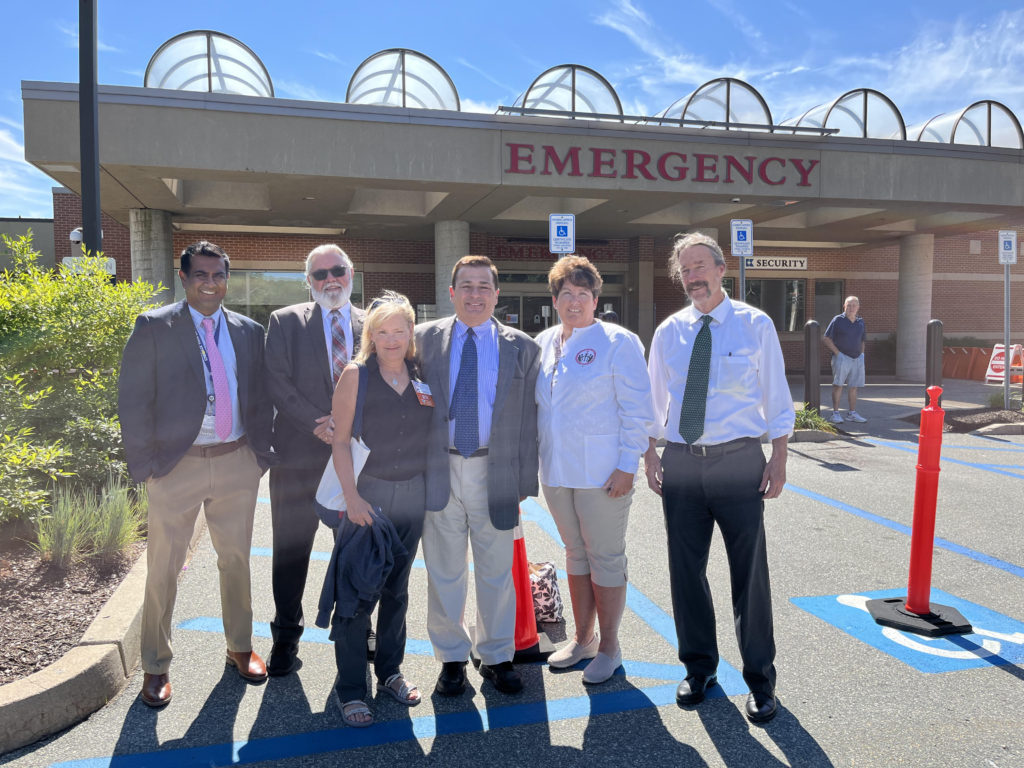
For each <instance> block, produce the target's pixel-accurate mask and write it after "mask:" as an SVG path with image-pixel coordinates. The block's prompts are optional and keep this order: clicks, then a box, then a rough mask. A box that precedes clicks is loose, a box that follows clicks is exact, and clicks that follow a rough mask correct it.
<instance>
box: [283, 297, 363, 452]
mask: <svg viewBox="0 0 1024 768" xmlns="http://www.w3.org/2000/svg"><path fill="white" fill-rule="evenodd" d="M365 317H366V312H364V311H363V310H361V309H358V308H357V307H352V345H353V350H352V354H351V355H350V356H354V355H355V353H356V352H358V351H359V347H360V342H361V338H362V333H363V318H365ZM264 362H265V366H266V377H267V389H268V391H269V393H270V398H271V400H272V401H273V403H274V407H276V408H277V416H275V417H274V439H273V445H274V453H275V454H276V455H277V459H278V466H280V467H301V468H303V469H321V470H322V469H323V468H324V465H325V464H326V463H327V457H328V456H330V455H331V446H329V445H327V444H326V443H325V442H323V441H322V440H320V439H319V438H318V437H314V436H313V430H314V429H315V428H316V420H317V419H318V418H320V417H321V416H324V415H326V414H329V413H330V412H331V397H332V396H333V395H334V382H333V381H332V379H331V365H330V362H329V361H328V359H327V340H326V338H325V337H324V323H323V314H322V310H321V308H320V306H319V305H318V304H316V303H315V302H311V301H308V302H305V303H303V304H292V305H291V306H290V307H284V308H283V309H279V310H277V311H276V312H274V313H273V314H272V315H271V316H270V327H269V328H268V330H267V348H266V354H265V356H264Z"/></svg>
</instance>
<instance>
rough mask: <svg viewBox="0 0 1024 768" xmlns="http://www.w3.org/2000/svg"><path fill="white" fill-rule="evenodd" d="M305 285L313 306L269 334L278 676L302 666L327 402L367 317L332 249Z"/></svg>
mask: <svg viewBox="0 0 1024 768" xmlns="http://www.w3.org/2000/svg"><path fill="white" fill-rule="evenodd" d="M306 281H307V283H308V284H309V290H310V292H311V294H312V296H313V301H311V302H304V303H302V304H293V305H291V306H290V307H284V308H283V309H279V310H277V311H276V312H274V313H273V314H272V315H271V316H270V328H269V330H268V331H267V349H266V371H267V387H268V389H269V390H270V396H271V399H272V400H273V402H274V406H275V407H276V408H277V416H276V417H275V419H274V443H273V444H274V451H275V453H276V454H277V457H278V464H277V466H275V467H273V468H272V469H271V470H270V510H271V523H272V528H273V535H274V556H273V564H272V566H271V574H272V575H271V582H272V585H273V590H274V606H275V614H274V620H273V621H272V622H271V624H270V632H271V635H272V637H273V638H274V646H273V648H272V649H271V652H270V659H269V660H268V664H267V672H268V673H269V674H271V675H275V676H277V675H287V674H289V673H290V672H292V671H294V670H295V669H297V668H298V666H299V658H298V652H299V651H298V647H299V638H300V637H301V636H302V629H303V626H304V625H303V618H302V593H303V592H304V591H305V588H306V574H307V572H308V571H309V556H310V553H311V552H312V550H313V538H314V537H315V536H316V530H317V526H318V524H319V520H318V518H317V516H316V512H315V510H314V508H313V502H314V501H315V499H316V489H317V486H318V485H319V483H320V476H321V475H322V474H323V471H324V467H325V466H326V465H327V461H328V460H329V459H330V457H331V440H332V439H333V438H334V424H333V422H332V421H331V397H332V396H333V395H334V385H335V384H336V383H337V381H338V377H339V376H341V370H342V369H343V368H344V367H345V363H346V362H348V360H349V359H351V358H352V357H354V356H355V353H356V352H357V351H358V350H359V345H360V336H361V335H362V332H363V317H364V316H365V314H366V313H365V312H363V310H361V309H359V308H357V307H353V306H352V305H351V304H350V303H349V297H350V296H351V295H352V260H351V259H349V257H348V254H346V253H345V252H344V251H343V250H341V248H339V247H338V246H337V245H321V246H318V247H316V248H314V249H313V250H312V251H310V253H309V255H308V256H307V257H306Z"/></svg>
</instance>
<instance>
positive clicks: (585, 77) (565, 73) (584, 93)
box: [515, 64, 622, 115]
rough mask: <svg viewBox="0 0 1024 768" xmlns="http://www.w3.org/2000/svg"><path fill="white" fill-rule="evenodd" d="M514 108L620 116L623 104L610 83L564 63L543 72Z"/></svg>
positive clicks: (592, 71)
mask: <svg viewBox="0 0 1024 768" xmlns="http://www.w3.org/2000/svg"><path fill="white" fill-rule="evenodd" d="M515 106H517V107H524V108H526V109H551V110H557V111H559V112H589V113H592V114H601V115H621V114H622V102H620V101H619V96H618V94H616V93H615V89H614V88H612V86H611V83H609V82H608V81H607V80H605V79H604V78H603V77H602V76H601V75H600V74H598V73H597V72H595V71H594V70H592V69H590V68H589V67H584V66H580V65H579V64H561V65H559V66H557V67H552V68H551V69H549V70H547V71H546V72H543V73H542V74H541V75H540V76H539V77H538V78H537V79H536V80H534V81H533V83H532V84H531V85H530V87H529V88H527V89H526V92H525V93H524V94H523V95H522V96H520V97H519V98H518V99H516V103H515Z"/></svg>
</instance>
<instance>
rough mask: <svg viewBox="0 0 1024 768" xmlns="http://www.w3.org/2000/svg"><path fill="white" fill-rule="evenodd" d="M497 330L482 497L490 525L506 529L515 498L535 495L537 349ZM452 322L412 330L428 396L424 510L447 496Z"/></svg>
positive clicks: (514, 514) (513, 518)
mask: <svg viewBox="0 0 1024 768" xmlns="http://www.w3.org/2000/svg"><path fill="white" fill-rule="evenodd" d="M491 322H493V323H494V324H495V325H497V326H498V391H497V392H496V393H495V397H494V412H493V416H492V418H491V438H490V443H489V445H488V449H489V450H488V454H487V497H488V502H489V507H490V515H491V522H492V523H493V524H494V527H495V528H497V529H498V530H502V531H507V530H509V529H510V528H513V527H514V526H515V524H516V523H517V522H518V520H519V499H520V498H521V497H524V496H536V495H537V491H538V486H537V404H536V400H535V395H534V390H535V389H536V385H537V372H538V370H539V366H540V354H539V353H540V347H538V346H537V344H536V342H534V340H533V339H531V338H530V337H529V336H527V335H526V334H525V333H523V332H522V331H517V330H516V329H515V328H509V327H508V326H506V325H502V324H501V323H499V322H498V321H497V320H494V319H493V318H492V320H491ZM454 327H455V318H454V317H446V318H443V319H441V320H434V321H432V322H429V323H422V324H420V325H418V326H416V351H417V352H418V354H419V357H420V360H421V361H422V369H423V377H424V379H425V380H426V382H427V383H428V384H429V385H430V391H431V393H432V394H433V396H434V403H435V408H434V418H433V421H432V422H431V427H430V438H429V440H430V445H429V447H428V450H427V509H428V510H439V509H444V507H445V505H446V504H448V498H449V497H450V496H451V484H450V481H449V475H448V471H449V470H448V466H449V458H448V447H449V446H448V421H449V419H448V408H449V405H450V404H451V399H452V393H451V391H450V387H449V385H448V379H449V373H450V370H451V367H450V365H449V362H450V357H451V346H452V329H453V328H454Z"/></svg>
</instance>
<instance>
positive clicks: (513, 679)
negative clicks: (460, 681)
mask: <svg viewBox="0 0 1024 768" xmlns="http://www.w3.org/2000/svg"><path fill="white" fill-rule="evenodd" d="M480 676H481V677H483V678H486V679H487V680H490V681H491V682H492V683H493V684H494V687H495V688H497V689H498V690H499V691H501V692H502V693H519V692H520V691H522V690H523V678H521V677H520V676H519V673H518V672H516V671H515V669H514V668H513V667H512V662H511V661H503V662H501V663H500V664H494V665H493V666H488V665H487V664H481V665H480Z"/></svg>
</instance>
